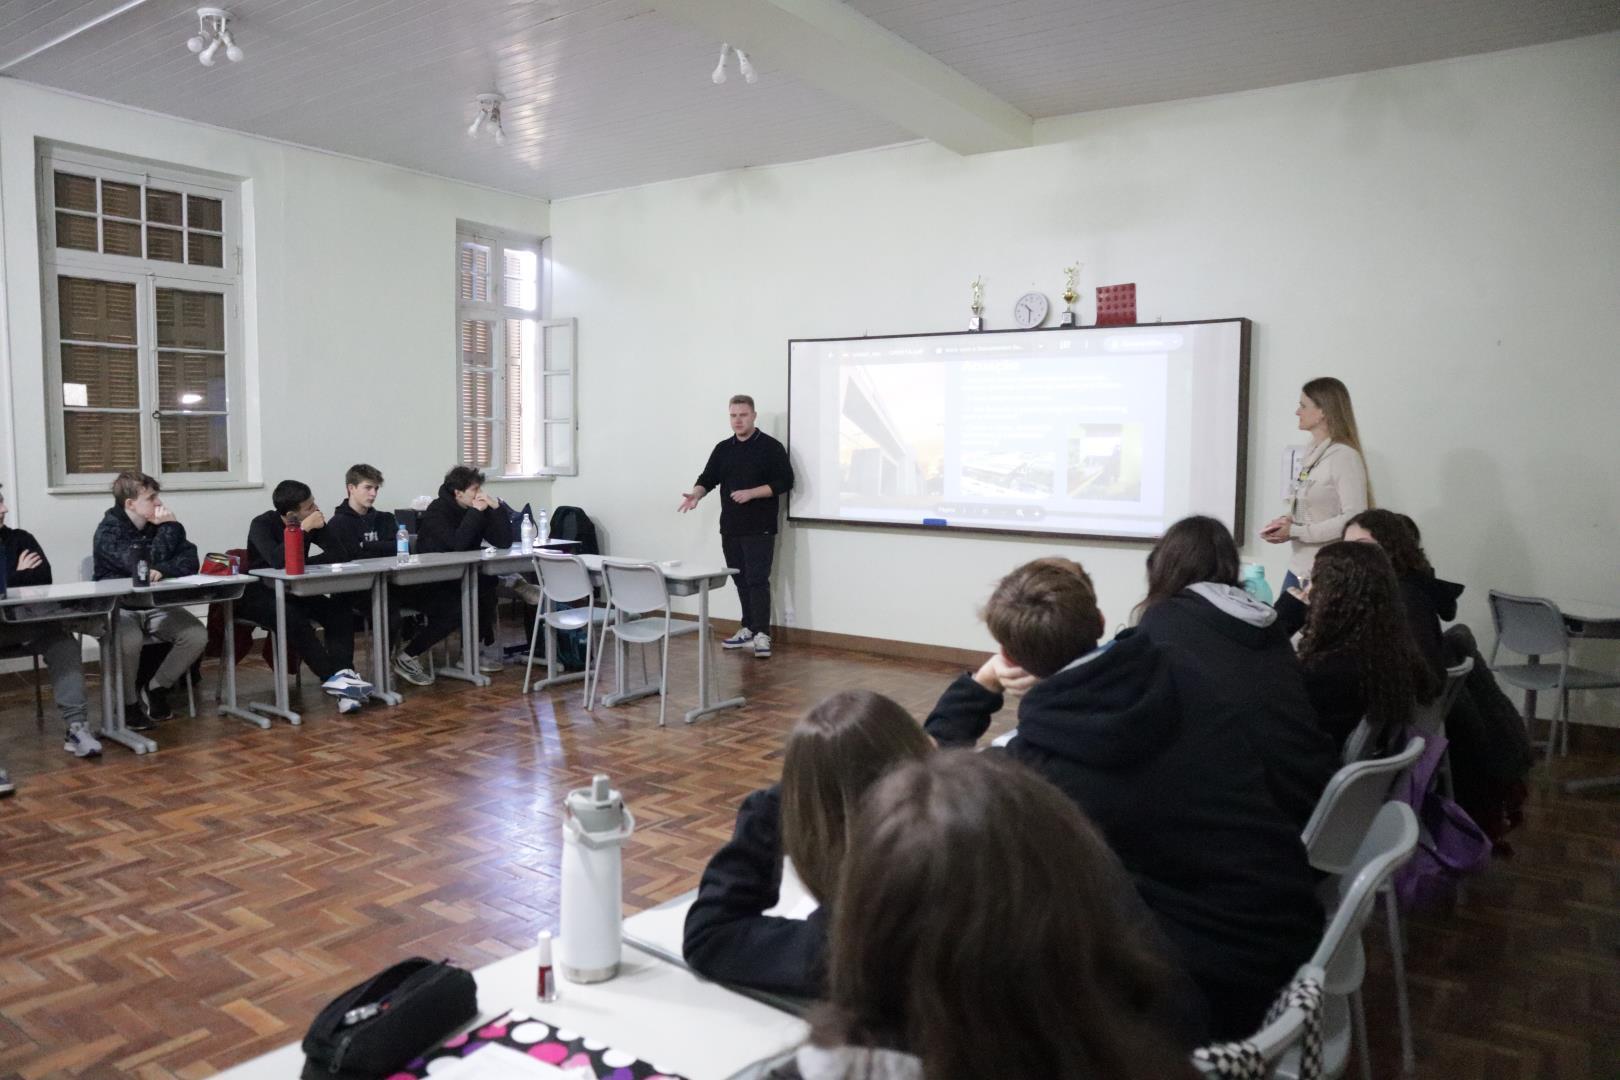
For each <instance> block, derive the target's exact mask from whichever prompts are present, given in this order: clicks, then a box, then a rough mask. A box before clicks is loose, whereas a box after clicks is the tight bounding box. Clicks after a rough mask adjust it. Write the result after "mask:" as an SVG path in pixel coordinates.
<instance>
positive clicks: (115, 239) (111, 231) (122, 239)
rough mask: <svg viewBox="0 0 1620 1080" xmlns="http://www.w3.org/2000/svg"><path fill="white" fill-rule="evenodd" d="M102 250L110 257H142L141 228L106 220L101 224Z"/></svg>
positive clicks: (109, 219)
mask: <svg viewBox="0 0 1620 1080" xmlns="http://www.w3.org/2000/svg"><path fill="white" fill-rule="evenodd" d="M101 237H102V241H103V243H102V248H101V250H103V251H105V252H106V253H107V254H108V255H129V256H132V257H133V258H137V259H138V258H140V257H141V227H140V226H139V225H130V224H128V223H127V222H123V221H113V220H112V219H111V218H104V219H103V220H102V222H101Z"/></svg>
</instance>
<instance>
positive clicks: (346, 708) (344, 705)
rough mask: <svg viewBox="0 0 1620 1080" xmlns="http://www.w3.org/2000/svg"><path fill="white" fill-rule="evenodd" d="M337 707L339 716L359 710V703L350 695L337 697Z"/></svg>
mask: <svg viewBox="0 0 1620 1080" xmlns="http://www.w3.org/2000/svg"><path fill="white" fill-rule="evenodd" d="M337 707H338V715H339V716H348V715H349V714H350V713H352V712H359V711H360V703H359V702H358V701H356V700H354V698H352V697H340V698H338V700H337Z"/></svg>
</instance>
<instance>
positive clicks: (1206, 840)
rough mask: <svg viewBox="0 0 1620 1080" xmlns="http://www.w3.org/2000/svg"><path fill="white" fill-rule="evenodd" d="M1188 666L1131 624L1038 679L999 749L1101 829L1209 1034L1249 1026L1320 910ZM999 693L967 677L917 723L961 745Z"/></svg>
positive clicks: (1297, 859)
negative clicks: (1198, 998)
mask: <svg viewBox="0 0 1620 1080" xmlns="http://www.w3.org/2000/svg"><path fill="white" fill-rule="evenodd" d="M1185 670H1186V669H1185V665H1184V664H1182V663H1180V662H1177V661H1176V658H1175V657H1174V656H1173V650H1172V649H1170V648H1167V647H1163V646H1159V645H1156V644H1154V643H1153V641H1152V640H1150V639H1149V638H1148V637H1146V636H1145V635H1142V634H1132V635H1129V636H1126V637H1122V638H1119V639H1116V641H1115V642H1114V643H1113V644H1112V646H1110V647H1109V648H1107V649H1106V651H1104V652H1102V653H1101V654H1100V655H1096V656H1094V657H1091V658H1090V659H1088V660H1087V661H1085V662H1084V663H1080V664H1078V665H1076V666H1071V667H1069V668H1066V669H1064V670H1063V671H1059V672H1057V673H1056V674H1054V675H1052V676H1050V677H1048V678H1046V679H1043V680H1041V681H1040V682H1039V683H1037V684H1036V685H1035V686H1034V687H1033V688H1031V689H1030V691H1029V692H1028V693H1026V694H1025V695H1024V697H1023V700H1022V702H1021V703H1020V705H1019V709H1018V734H1017V736H1016V737H1015V738H1014V739H1013V740H1012V741H1011V743H1009V744H1008V746H1007V753H1009V754H1011V755H1012V756H1013V757H1014V758H1016V759H1018V760H1019V761H1022V762H1024V763H1025V764H1027V765H1029V766H1030V767H1032V768H1034V769H1035V770H1036V771H1037V772H1039V773H1041V774H1042V775H1044V776H1045V777H1046V778H1047V779H1049V780H1051V781H1052V782H1053V783H1054V784H1056V785H1057V787H1058V788H1060V789H1061V790H1062V791H1064V792H1065V793H1066V794H1067V795H1068V796H1069V797H1070V798H1072V799H1073V800H1074V801H1075V802H1076V803H1077V804H1079V806H1080V808H1081V809H1082V810H1084V811H1085V812H1086V814H1087V816H1089V817H1090V818H1091V820H1092V821H1093V822H1095V823H1096V825H1097V826H1098V828H1100V829H1101V830H1102V833H1103V836H1104V837H1105V838H1106V839H1107V841H1108V844H1109V846H1110V847H1111V848H1113V850H1114V852H1115V853H1116V854H1117V855H1118V856H1119V859H1120V861H1121V862H1122V863H1123V864H1124V866H1125V869H1126V870H1127V871H1128V872H1129V873H1130V875H1131V877H1132V879H1133V880H1134V881H1135V883H1136V887H1137V891H1138V892H1139V893H1140V894H1141V896H1142V899H1143V900H1144V901H1145V902H1146V904H1147V906H1148V909H1149V910H1150V911H1152V912H1153V914H1154V915H1155V916H1156V917H1157V919H1158V921H1159V924H1160V926H1161V927H1162V928H1163V930H1164V933H1165V936H1166V937H1168V938H1169V939H1170V942H1171V943H1172V945H1173V946H1174V947H1175V948H1176V950H1177V951H1178V952H1179V953H1180V959H1181V961H1182V963H1183V965H1184V966H1185V967H1186V969H1187V971H1188V973H1189V974H1190V975H1191V976H1192V979H1193V981H1194V982H1195V983H1197V984H1198V986H1199V989H1201V990H1202V991H1203V993H1204V997H1205V999H1206V1001H1207V1002H1208V1005H1209V1010H1210V1020H1211V1028H1212V1031H1211V1035H1212V1036H1213V1037H1214V1038H1217V1039H1225V1038H1238V1037H1242V1036H1245V1035H1248V1034H1250V1033H1252V1032H1253V1031H1254V1030H1255V1029H1256V1028H1258V1027H1259V1025H1260V1021H1261V1019H1262V1017H1263V1014H1264V1013H1265V1010H1266V1008H1267V1006H1268V1004H1269V1002H1270V1000H1271V999H1272V998H1273V997H1274V996H1275V995H1276V993H1277V992H1278V991H1279V990H1280V989H1281V988H1282V987H1283V985H1285V984H1286V983H1287V982H1288V980H1289V979H1290V978H1292V977H1293V974H1294V971H1295V969H1296V968H1298V967H1299V965H1300V964H1301V963H1303V962H1304V961H1305V960H1306V959H1308V958H1309V957H1310V955H1311V953H1312V952H1313V951H1314V950H1315V948H1316V944H1317V942H1318V940H1319V939H1320V938H1321V934H1322V909H1321V906H1320V905H1319V904H1318V902H1317V899H1316V893H1315V883H1314V878H1313V875H1312V872H1311V869H1310V865H1309V864H1308V863H1307V862H1306V858H1305V847H1304V844H1303V842H1302V841H1301V840H1300V836H1299V831H1298V830H1297V829H1296V828H1295V827H1294V825H1293V824H1292V822H1290V821H1289V820H1288V818H1287V816H1286V815H1284V814H1283V813H1282V812H1281V811H1280V810H1279V809H1278V808H1277V807H1276V805H1275V804H1274V803H1273V802H1272V799H1271V795H1270V793H1269V791H1268V789H1267V784H1266V775H1265V769H1264V767H1263V766H1262V764H1261V761H1260V758H1259V756H1258V755H1257V754H1256V753H1255V752H1254V750H1253V749H1252V748H1251V746H1250V744H1249V739H1248V738H1247V737H1246V735H1245V733H1244V732H1243V731H1242V730H1241V728H1240V727H1239V726H1238V724H1237V723H1236V721H1234V720H1233V719H1232V718H1231V717H1230V715H1229V714H1228V713H1227V712H1225V711H1224V710H1219V709H1212V710H1209V711H1208V712H1207V713H1206V712H1205V711H1204V710H1203V708H1202V703H1201V702H1199V701H1197V700H1196V699H1194V698H1192V697H1191V696H1190V695H1189V694H1188V693H1186V692H1185V691H1184V689H1183V687H1182V686H1181V685H1180V681H1181V679H1183V678H1185ZM1001 704H1002V696H1001V695H1000V694H992V693H990V692H989V691H987V690H985V689H984V688H983V687H982V686H980V685H979V684H978V683H976V682H974V681H973V678H972V676H970V675H963V676H961V677H960V678H958V679H957V680H956V681H955V682H954V683H952V684H951V686H950V687H949V688H948V689H947V690H946V691H945V694H944V696H943V697H941V698H940V700H939V703H938V704H937V705H935V706H934V711H933V713H932V714H930V715H929V717H928V721H927V724H926V725H925V726H926V728H927V731H928V733H929V734H930V735H932V736H934V738H935V739H936V740H938V741H939V743H940V744H941V745H942V746H944V745H953V744H954V745H962V746H967V745H972V744H973V743H974V742H975V741H976V740H977V739H978V738H979V736H981V735H983V734H984V732H985V729H986V728H988V727H989V725H990V718H991V715H992V714H993V713H994V712H996V710H998V709H999V708H1000V707H1001Z"/></svg>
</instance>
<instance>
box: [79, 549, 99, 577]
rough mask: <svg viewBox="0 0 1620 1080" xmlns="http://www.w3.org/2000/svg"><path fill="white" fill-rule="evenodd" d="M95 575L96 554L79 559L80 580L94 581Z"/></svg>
mask: <svg viewBox="0 0 1620 1080" xmlns="http://www.w3.org/2000/svg"><path fill="white" fill-rule="evenodd" d="M95 576H96V557H95V556H94V555H86V556H85V557H84V558H83V559H80V560H79V580H80V581H93V580H95Z"/></svg>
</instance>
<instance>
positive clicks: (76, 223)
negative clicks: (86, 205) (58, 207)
mask: <svg viewBox="0 0 1620 1080" xmlns="http://www.w3.org/2000/svg"><path fill="white" fill-rule="evenodd" d="M56 246H57V247H65V248H76V249H78V250H79V251H94V250H96V219H95V218H93V217H82V216H81V215H79V214H64V213H61V212H58V213H57V215H56Z"/></svg>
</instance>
